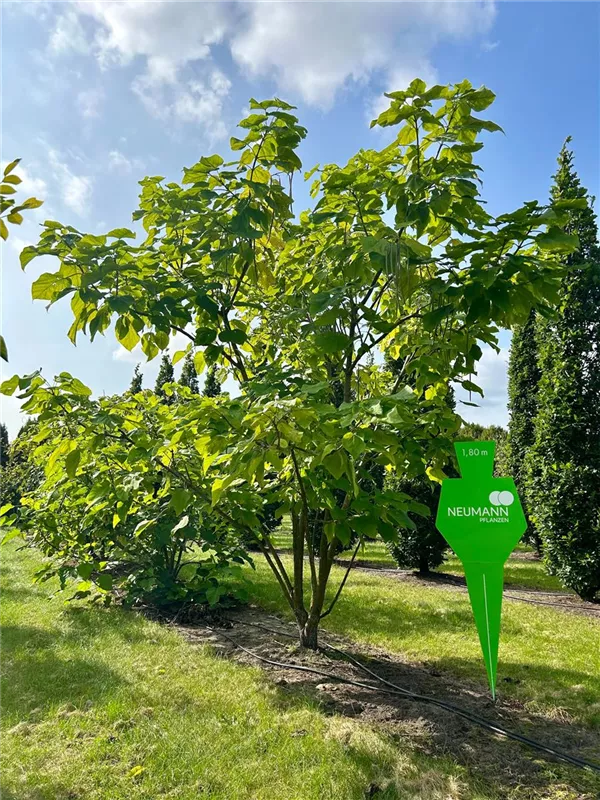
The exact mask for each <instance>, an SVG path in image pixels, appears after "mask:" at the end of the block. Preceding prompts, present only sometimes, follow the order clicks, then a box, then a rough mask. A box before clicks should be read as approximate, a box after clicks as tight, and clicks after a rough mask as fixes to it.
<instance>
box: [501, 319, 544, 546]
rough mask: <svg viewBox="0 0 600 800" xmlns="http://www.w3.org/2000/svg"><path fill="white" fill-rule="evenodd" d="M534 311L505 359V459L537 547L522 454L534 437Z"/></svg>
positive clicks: (537, 372) (515, 335)
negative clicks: (506, 373) (506, 374)
mask: <svg viewBox="0 0 600 800" xmlns="http://www.w3.org/2000/svg"><path fill="white" fill-rule="evenodd" d="M540 377H541V373H540V366H539V354H538V347H537V335H536V313H535V310H532V311H531V312H530V314H529V317H528V318H527V322H526V323H525V324H524V325H521V326H519V327H518V328H516V329H515V331H514V333H513V337H512V343H511V346H510V358H509V362H508V409H509V413H510V420H509V425H508V462H509V466H510V473H509V474H510V475H511V476H512V477H513V478H514V481H515V483H516V485H517V489H518V490H519V494H520V496H521V498H522V502H523V507H524V510H525V515H526V517H527V531H526V532H525V536H524V538H525V540H526V541H528V542H530V543H531V544H532V545H533V546H534V547H535V548H536V550H537V551H538V553H539V552H540V551H541V540H540V537H539V535H538V534H537V533H536V530H535V527H534V525H533V524H532V522H531V520H530V515H529V513H528V509H527V501H526V491H525V483H526V480H525V456H526V455H527V453H528V452H529V449H530V448H531V446H532V445H533V443H534V440H535V418H536V415H537V407H538V392H539V383H540Z"/></svg>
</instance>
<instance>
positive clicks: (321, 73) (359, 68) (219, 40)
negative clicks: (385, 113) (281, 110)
mask: <svg viewBox="0 0 600 800" xmlns="http://www.w3.org/2000/svg"><path fill="white" fill-rule="evenodd" d="M75 14H77V15H79V19H80V20H83V19H85V20H87V22H88V24H89V21H90V20H92V21H93V23H95V25H96V30H95V35H94V36H93V40H92V41H91V44H90V45H89V47H90V48H91V51H92V52H93V53H94V55H95V57H96V59H97V60H98V62H99V63H100V65H101V66H102V68H105V69H106V68H109V67H110V66H114V65H127V64H132V63H133V62H134V60H135V59H142V63H143V64H144V67H143V69H142V71H141V72H138V74H137V76H136V77H135V79H134V81H133V84H132V87H133V89H134V91H135V92H136V93H137V94H138V96H139V97H140V99H141V100H142V102H143V103H144V105H145V106H146V108H147V109H148V111H149V112H150V113H152V114H153V115H155V116H160V117H163V118H164V117H169V116H172V117H173V118H176V119H177V118H178V119H180V120H182V121H188V122H193V123H197V122H198V121H199V120H201V121H203V122H205V125H206V127H207V128H209V129H210V128H214V127H215V126H216V127H217V132H219V130H218V129H219V125H218V122H219V120H218V119H217V114H220V113H221V110H222V109H221V102H222V99H223V98H224V97H225V96H226V95H227V92H228V89H227V91H225V90H224V89H223V87H221V89H220V90H215V88H214V87H213V86H210V85H208V84H210V82H211V81H210V80H209V81H208V82H207V80H206V79H204V80H203V81H200V83H201V84H202V88H201V90H200V91H195V90H194V89H193V88H192V86H191V85H190V83H189V80H188V78H187V77H185V76H184V75H183V73H184V71H185V70H186V68H187V69H189V68H190V67H192V66H193V67H194V69H196V68H197V64H198V62H199V61H208V60H209V59H210V58H211V57H212V55H213V52H212V51H213V48H214V47H215V45H218V44H220V45H225V46H227V47H228V48H229V50H230V52H231V55H232V57H233V59H234V61H235V62H236V63H237V64H238V66H239V67H240V68H241V70H242V72H243V74H244V76H249V77H262V78H267V79H270V80H272V81H274V82H275V83H276V84H277V88H278V89H279V90H281V91H284V92H286V93H290V94H292V95H296V96H300V97H302V98H303V99H304V100H305V101H306V102H308V103H311V104H313V105H316V106H320V107H328V106H329V105H331V103H332V102H333V101H334V99H335V97H336V95H337V93H338V92H339V91H340V90H343V89H344V88H345V87H346V86H348V85H349V84H351V83H353V82H354V83H358V84H364V83H365V82H367V81H368V80H370V79H372V78H375V79H376V80H377V81H378V82H379V83H381V84H383V85H385V86H390V87H391V88H392V87H393V88H397V85H398V81H399V82H400V83H402V84H406V83H408V82H409V80H410V79H412V78H413V77H416V76H417V75H419V76H422V77H424V78H427V77H428V76H430V75H432V74H433V72H434V70H433V67H432V64H431V53H432V51H433V49H434V47H435V46H436V45H437V44H438V42H440V41H441V40H453V39H468V38H472V37H475V36H481V35H485V34H487V33H488V31H489V30H490V28H491V26H492V23H493V20H494V16H495V6H494V2H493V0H471V1H470V2H452V1H451V0H440V2H422V3H418V2H398V3H380V2H375V0H363V2H355V3H345V4H343V6H341V5H340V4H338V3H325V2H309V0H306V1H305V2H285V1H282V2H275V3H271V2H254V3H251V2H227V3H226V2H221V3H217V2H213V3H201V2H195V3H187V2H172V0H158V1H155V2H152V3H141V2H135V1H134V0H124V1H123V2H115V0H103V1H102V2H100V0H76V2H75V3H74V5H71V6H70V7H69V8H68V9H67V11H66V12H64V14H63V15H62V16H63V17H64V20H63V21H62V22H61V19H62V17H60V18H59V22H58V23H57V26H56V28H55V31H54V33H53V36H52V42H53V45H52V46H53V48H54V50H55V51H57V52H61V51H64V50H65V49H66V48H67V47H68V40H67V39H68V37H67V36H66V35H65V33H64V32H65V31H71V30H73V31H74V38H73V44H72V46H73V48H74V49H79V51H80V52H83V48H84V43H83V42H84V40H85V35H84V34H85V31H84V30H83V27H82V25H81V23H79V28H77V26H76V25H75V23H74V22H73V16H74V15H75ZM79 29H81V30H79ZM225 80H227V79H225ZM206 109H208V112H209V113H208V115H207V116H205V114H206Z"/></svg>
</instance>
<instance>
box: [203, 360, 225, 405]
mask: <svg viewBox="0 0 600 800" xmlns="http://www.w3.org/2000/svg"><path fill="white" fill-rule="evenodd" d="M202 394H203V395H204V396H205V397H218V396H219V395H220V394H221V384H220V383H219V381H218V379H217V366H216V364H213V365H212V366H211V367H209V368H208V372H207V373H206V381H205V383H204V391H203V392H202Z"/></svg>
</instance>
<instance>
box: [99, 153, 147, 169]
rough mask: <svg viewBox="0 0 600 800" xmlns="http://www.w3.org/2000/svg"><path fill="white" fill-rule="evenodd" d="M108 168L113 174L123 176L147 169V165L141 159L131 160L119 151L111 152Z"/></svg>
mask: <svg viewBox="0 0 600 800" xmlns="http://www.w3.org/2000/svg"><path fill="white" fill-rule="evenodd" d="M108 168H109V170H110V171H111V172H120V173H121V174H122V175H130V174H131V173H132V172H133V170H134V169H135V170H143V169H145V165H144V162H143V161H141V160H140V159H139V158H133V159H129V158H127V156H126V155H123V153H121V152H120V151H119V150H111V151H110V153H109V154H108Z"/></svg>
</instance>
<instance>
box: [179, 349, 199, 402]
mask: <svg viewBox="0 0 600 800" xmlns="http://www.w3.org/2000/svg"><path fill="white" fill-rule="evenodd" d="M179 384H180V385H181V386H187V388H188V389H189V390H190V391H191V392H193V393H194V394H200V387H199V386H198V373H197V372H196V367H195V366H194V356H193V355H192V354H191V353H188V354H187V355H186V357H185V361H184V362H183V367H182V369H181V375H180V376H179Z"/></svg>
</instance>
